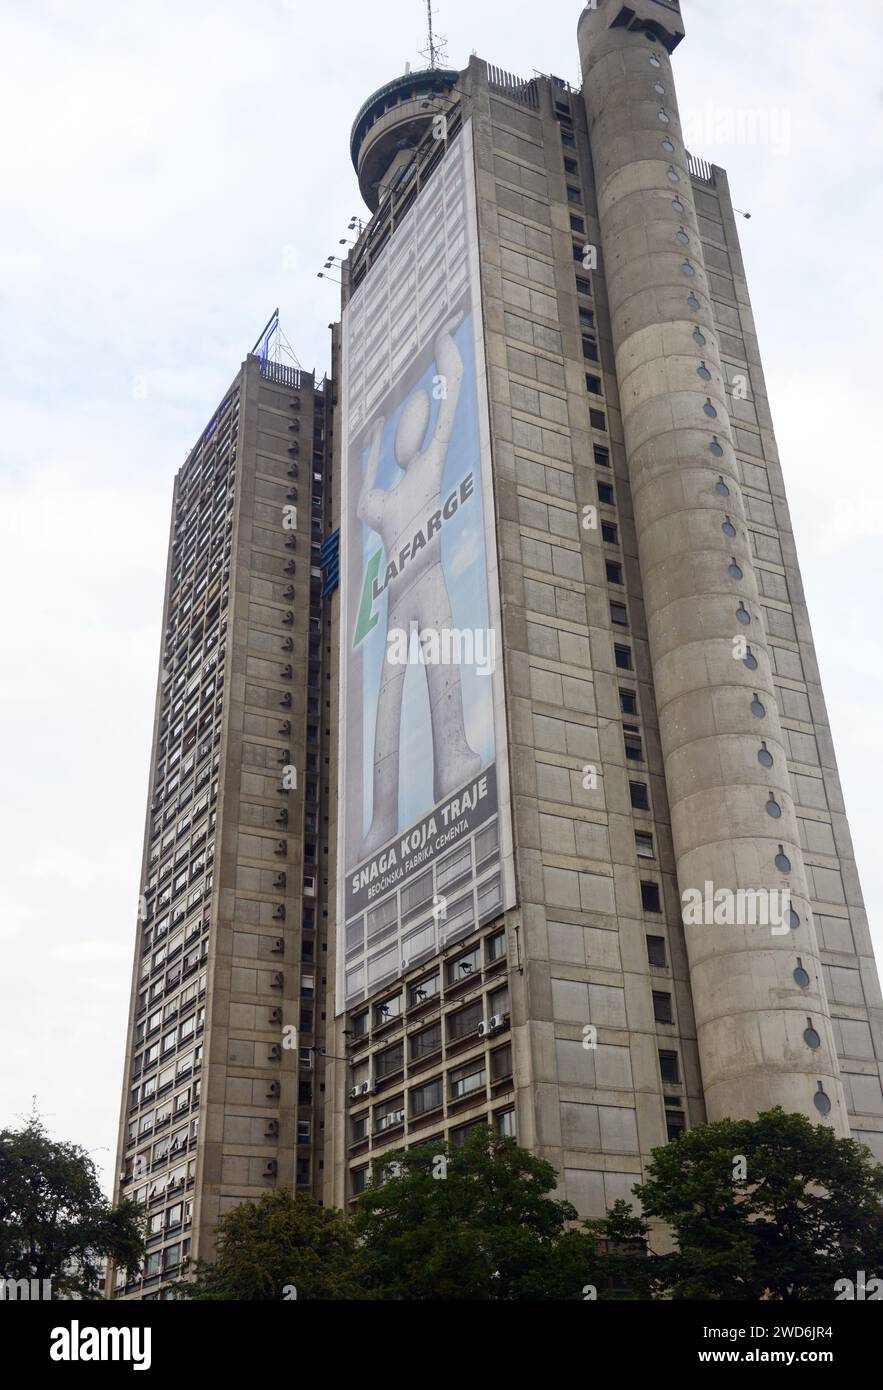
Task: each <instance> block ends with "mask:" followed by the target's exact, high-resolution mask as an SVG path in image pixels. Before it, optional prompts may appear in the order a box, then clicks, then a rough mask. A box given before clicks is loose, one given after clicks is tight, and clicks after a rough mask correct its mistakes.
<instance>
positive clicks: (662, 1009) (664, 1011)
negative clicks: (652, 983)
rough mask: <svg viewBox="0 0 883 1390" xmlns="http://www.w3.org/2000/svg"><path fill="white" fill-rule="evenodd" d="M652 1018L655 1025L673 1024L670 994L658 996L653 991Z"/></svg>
mask: <svg viewBox="0 0 883 1390" xmlns="http://www.w3.org/2000/svg"><path fill="white" fill-rule="evenodd" d="M653 1017H654V1018H655V1019H656V1022H657V1023H674V1021H675V1020H674V1014H673V1013H672V1007H671V995H670V994H659V993H657V991H656V990H654V991H653Z"/></svg>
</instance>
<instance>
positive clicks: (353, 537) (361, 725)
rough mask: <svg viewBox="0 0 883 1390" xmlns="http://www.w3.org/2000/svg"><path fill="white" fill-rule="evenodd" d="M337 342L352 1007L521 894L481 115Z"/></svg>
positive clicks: (356, 299) (343, 906) (397, 236)
mask: <svg viewBox="0 0 883 1390" xmlns="http://www.w3.org/2000/svg"><path fill="white" fill-rule="evenodd" d="M342 354H343V361H342V375H343V438H342V446H341V447H342V460H343V470H342V471H343V485H342V496H341V545H340V549H341V648H342V650H341V680H340V731H341V752H340V786H339V831H338V866H339V879H338V898H337V907H338V917H337V920H338V957H337V958H338V976H337V1008H338V1012H342V1011H343V1010H344V1009H347V1008H352V1007H353V1006H354V1005H355V1004H357V1003H359V1002H360V1001H361V1000H363V999H365V998H366V997H367V996H368V995H372V994H374V993H376V992H377V991H378V990H380V989H382V988H383V987H384V986H385V985H387V984H391V983H392V982H394V980H395V979H396V978H397V977H398V976H400V975H401V974H402V973H403V972H404V971H406V970H409V969H412V968H413V967H414V966H415V965H417V964H419V963H420V962H421V961H423V960H429V959H430V958H431V957H432V956H433V955H435V954H436V953H437V952H439V951H441V950H443V949H444V947H445V946H446V945H447V944H448V943H449V942H451V941H454V940H456V939H458V938H460V937H463V936H466V935H468V934H469V932H471V931H474V930H475V929H476V928H477V927H478V926H480V925H481V924H482V923H483V922H486V921H487V920H488V919H489V918H491V917H492V916H494V915H495V914H498V913H499V912H500V911H501V910H502V909H503V908H506V907H511V906H513V905H514V901H515V888H514V872H513V865H512V831H511V815H510V805H509V775H508V763H507V749H506V722H505V705H504V699H503V663H502V651H501V642H500V597H499V582H498V576H497V545H496V534H495V525H494V505H493V478H492V468H491V454H490V429H489V421H488V396H487V382H486V376H485V362H484V335H483V328H482V320H481V289H480V280H479V262H478V233H477V221H476V200H475V178H474V172H473V153H472V128H471V125H470V124H467V125H466V126H465V127H464V129H463V131H462V133H461V135H460V136H459V138H458V139H457V140H456V141H455V142H454V143H453V144H452V146H451V148H450V149H449V150H448V151H447V153H446V154H445V156H444V159H443V161H442V163H441V164H440V165H439V166H438V167H437V168H436V170H435V171H434V173H433V175H432V177H431V179H430V180H429V182H428V184H427V186H426V187H425V188H424V189H423V190H422V191H421V193H420V194H419V196H418V198H417V199H416V201H415V203H414V205H413V207H412V208H411V210H410V211H409V213H408V214H407V217H406V218H405V219H404V220H403V221H402V222H401V224H400V225H399V226H398V228H397V229H396V231H395V233H394V234H393V236H392V237H391V238H390V240H389V242H388V243H387V246H386V247H385V248H384V250H383V252H382V253H381V255H380V256H379V257H378V258H377V260H375V262H374V263H373V265H372V266H371V268H370V270H369V271H368V274H367V275H366V277H365V279H364V280H363V281H362V283H361V284H360V285H359V287H358V289H357V290H356V292H355V294H354V295H353V296H352V298H351V299H350V302H349V304H348V305H347V307H346V309H345V311H344V315H343V341H342Z"/></svg>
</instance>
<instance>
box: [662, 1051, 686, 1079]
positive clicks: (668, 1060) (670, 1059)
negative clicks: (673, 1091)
mask: <svg viewBox="0 0 883 1390" xmlns="http://www.w3.org/2000/svg"><path fill="white" fill-rule="evenodd" d="M659 1071H660V1074H661V1076H662V1080H663V1084H664V1085H666V1086H677V1085H678V1084H679V1083H680V1080H681V1073H680V1068H679V1066H678V1054H677V1053H676V1052H660V1054H659Z"/></svg>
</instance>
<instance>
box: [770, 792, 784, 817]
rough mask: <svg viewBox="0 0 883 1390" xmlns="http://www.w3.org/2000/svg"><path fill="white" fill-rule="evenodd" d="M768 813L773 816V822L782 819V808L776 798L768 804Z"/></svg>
mask: <svg viewBox="0 0 883 1390" xmlns="http://www.w3.org/2000/svg"><path fill="white" fill-rule="evenodd" d="M766 813H767V815H768V816H772V818H773V820H781V819H782V808H781V806H780V805H779V803H778V801H777V800H776V798H775V797H774V796H771V797H770V799H769V801H768V802H767V804H766Z"/></svg>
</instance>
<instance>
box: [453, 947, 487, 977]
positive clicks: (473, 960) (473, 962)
mask: <svg viewBox="0 0 883 1390" xmlns="http://www.w3.org/2000/svg"><path fill="white" fill-rule="evenodd" d="M447 969H448V984H449V985H456V984H459V982H460V981H461V980H468V979H469V977H470V976H471V975H475V974H477V973H478V971H479V970H480V969H481V952H480V950H479V947H478V946H474V947H473V948H472V950H471V951H469V952H467V954H466V955H465V956H458V957H457V959H456V960H452V961H451V962H450V963H449V965H448V968H447Z"/></svg>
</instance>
